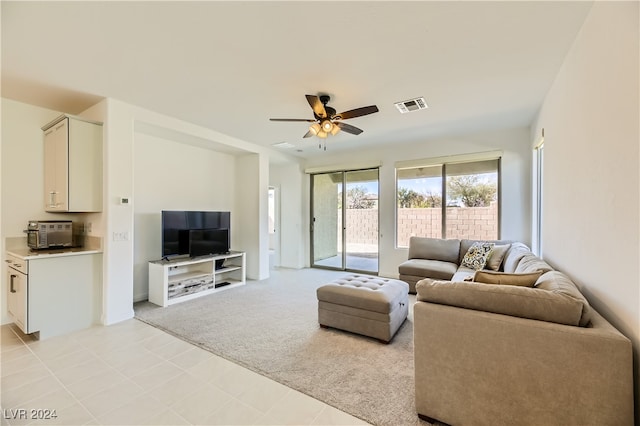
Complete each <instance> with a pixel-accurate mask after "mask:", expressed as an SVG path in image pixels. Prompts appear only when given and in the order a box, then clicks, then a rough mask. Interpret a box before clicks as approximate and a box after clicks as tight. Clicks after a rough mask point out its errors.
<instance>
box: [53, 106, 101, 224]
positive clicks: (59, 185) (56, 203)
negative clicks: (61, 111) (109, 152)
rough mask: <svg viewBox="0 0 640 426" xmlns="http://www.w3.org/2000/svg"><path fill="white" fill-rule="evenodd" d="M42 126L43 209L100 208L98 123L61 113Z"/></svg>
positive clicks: (69, 210)
mask: <svg viewBox="0 0 640 426" xmlns="http://www.w3.org/2000/svg"><path fill="white" fill-rule="evenodd" d="M42 130H43V131H44V205H45V210H46V211H48V212H99V211H102V123H97V122H93V121H88V120H84V119H81V118H78V117H74V116H70V115H66V114H65V115H62V116H60V117H58V118H56V119H55V120H53V121H52V122H50V123H48V124H46V125H45V126H44V127H42Z"/></svg>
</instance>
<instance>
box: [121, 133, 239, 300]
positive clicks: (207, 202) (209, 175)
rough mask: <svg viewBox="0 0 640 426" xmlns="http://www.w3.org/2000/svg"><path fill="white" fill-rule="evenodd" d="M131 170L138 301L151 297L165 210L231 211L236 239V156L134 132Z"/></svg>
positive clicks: (134, 283)
mask: <svg viewBox="0 0 640 426" xmlns="http://www.w3.org/2000/svg"><path fill="white" fill-rule="evenodd" d="M133 168H134V174H133V180H134V187H133V193H134V194H135V198H134V203H133V211H134V223H133V229H134V259H133V264H134V277H133V297H134V300H135V301H140V300H146V299H147V297H148V294H149V293H148V291H149V285H148V278H149V269H148V262H149V261H150V260H157V259H160V258H161V257H162V248H161V238H160V237H161V229H160V228H161V220H160V219H161V215H160V212H161V211H162V210H209V211H230V212H231V219H232V224H231V225H232V226H231V230H232V236H233V235H234V234H235V231H236V230H235V227H234V226H233V225H234V224H235V223H233V220H234V219H235V213H234V211H233V207H234V203H235V180H234V179H229V176H233V175H234V173H235V157H234V156H232V155H229V154H224V153H220V152H216V151H213V150H210V149H205V148H201V147H197V146H193V145H188V144H184V143H181V142H180V141H179V140H167V139H162V138H159V137H156V136H151V135H146V134H144V133H138V132H136V134H135V142H134V162H133ZM233 247H234V246H233V244H232V248H233Z"/></svg>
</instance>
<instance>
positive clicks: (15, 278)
mask: <svg viewBox="0 0 640 426" xmlns="http://www.w3.org/2000/svg"><path fill="white" fill-rule="evenodd" d="M7 262H8V268H7V286H8V288H7V291H8V293H7V311H8V313H9V316H11V318H12V319H13V322H14V323H15V324H16V325H17V326H18V327H19V328H20V330H22V332H23V333H25V334H29V333H30V331H29V316H28V315H27V314H28V306H29V288H28V286H29V281H28V279H27V274H26V273H25V271H26V265H27V261H25V260H20V259H9V260H7Z"/></svg>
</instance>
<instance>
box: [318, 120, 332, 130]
mask: <svg viewBox="0 0 640 426" xmlns="http://www.w3.org/2000/svg"><path fill="white" fill-rule="evenodd" d="M321 126H322V130H324V131H325V132H327V133H329V132H330V131H331V128H332V127H333V123H332V122H331V121H330V120H323V121H322V124H321Z"/></svg>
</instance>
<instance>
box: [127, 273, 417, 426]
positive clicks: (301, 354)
mask: <svg viewBox="0 0 640 426" xmlns="http://www.w3.org/2000/svg"><path fill="white" fill-rule="evenodd" d="M345 275H347V273H345V272H335V271H325V270H319V269H303V270H287V269H279V270H275V271H271V277H270V278H269V279H267V280H263V281H249V282H247V285H245V286H241V287H237V288H232V289H229V290H226V291H222V292H219V293H215V294H212V295H208V296H204V297H201V298H198V299H194V300H191V301H187V302H183V303H179V304H176V305H172V306H169V307H167V308H159V307H156V306H155V305H153V304H151V303H148V302H143V303H138V304H136V306H135V312H136V317H137V318H138V319H140V320H142V321H144V322H146V323H148V324H151V325H153V326H155V327H157V328H160V329H162V330H165V331H167V332H169V333H171V334H173V335H175V336H177V337H179V338H181V339H183V340H186V341H188V342H190V343H193V344H195V345H198V346H200V347H202V348H205V349H207V350H209V351H211V352H213V353H215V354H217V355H219V356H222V357H224V358H226V359H228V360H231V361H233V362H235V363H237V364H240V365H242V366H244V367H246V368H248V369H250V370H253V371H255V372H258V373H260V374H262V375H264V376H266V377H269V378H271V379H273V380H275V381H277V382H279V383H282V384H284V385H287V386H289V387H291V388H293V389H296V390H298V391H300V392H303V393H305V394H307V395H310V396H312V397H314V398H316V399H319V400H321V401H323V402H325V403H327V404H329V405H332V406H334V407H336V408H338V409H340V410H342V411H345V412H347V413H349V414H351V415H353V416H356V417H358V418H361V419H363V420H365V421H367V422H369V423H371V424H374V425H421V424H422V425H426V424H427V423H426V422H422V421H421V420H419V419H418V417H417V414H416V411H415V405H414V374H413V321H412V318H413V317H412V314H411V312H412V310H413V309H412V306H413V303H414V302H415V296H412V295H410V298H409V301H410V305H411V306H410V309H409V311H410V315H409V318H408V319H407V321H405V323H404V324H403V325H402V326H401V327H400V329H399V330H398V333H397V334H396V336H395V337H394V338H393V340H392V341H391V343H390V344H383V343H380V342H379V341H377V340H374V339H370V338H367V337H363V336H358V335H355V334H351V333H347V332H343V331H339V330H333V329H321V328H320V327H319V326H318V313H317V298H316V289H317V288H318V287H319V286H321V285H323V284H325V283H327V282H329V281H332V280H333V279H335V278H337V277H341V276H345Z"/></svg>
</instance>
